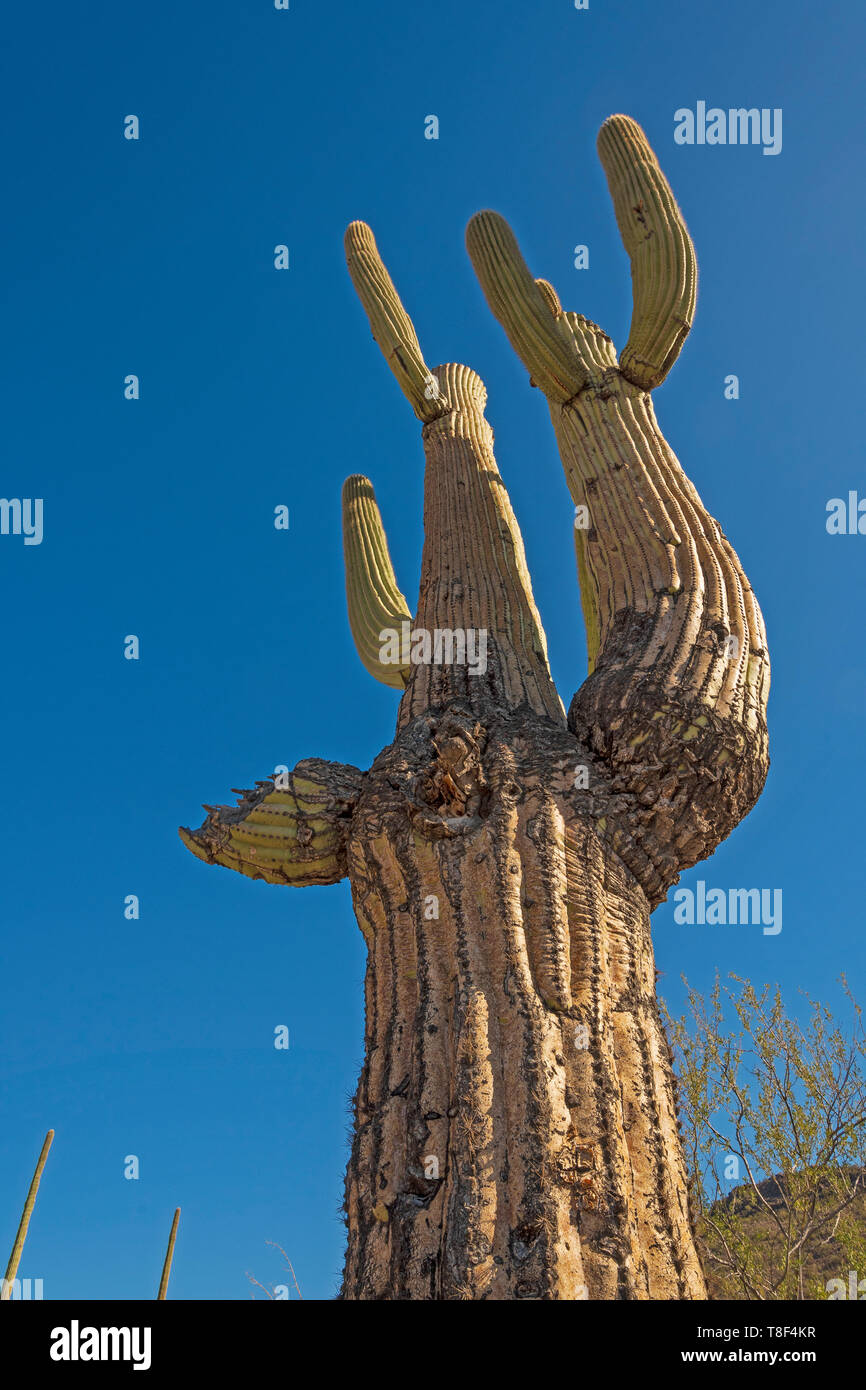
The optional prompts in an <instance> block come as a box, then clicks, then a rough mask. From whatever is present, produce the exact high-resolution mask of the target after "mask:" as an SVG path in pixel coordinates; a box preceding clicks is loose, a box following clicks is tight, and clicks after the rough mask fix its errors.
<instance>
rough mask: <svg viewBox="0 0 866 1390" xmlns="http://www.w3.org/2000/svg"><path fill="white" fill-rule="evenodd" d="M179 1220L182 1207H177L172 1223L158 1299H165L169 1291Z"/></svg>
mask: <svg viewBox="0 0 866 1390" xmlns="http://www.w3.org/2000/svg"><path fill="white" fill-rule="evenodd" d="M178 1221H180V1207H177V1208H176V1209H175V1213H174V1220H173V1221H172V1223H171V1231H170V1232H169V1236H168V1248H167V1250H166V1252H165V1261H164V1263H163V1266H162V1278H161V1279H160V1281H159V1293H158V1294H157V1295H156V1297H157V1301H160V1300H162V1299H164V1298H165V1296H166V1294H167V1293H168V1277H169V1275H170V1274H171V1262H172V1258H173V1256H174V1242H175V1239H176V1237H177V1223H178Z"/></svg>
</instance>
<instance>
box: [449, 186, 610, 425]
mask: <svg viewBox="0 0 866 1390" xmlns="http://www.w3.org/2000/svg"><path fill="white" fill-rule="evenodd" d="M466 246H467V249H468V251H469V256H470V259H471V261H472V264H473V266H474V268H475V273H476V275H477V276H478V279H479V281H480V282H481V288H482V289H483V291H484V294H485V297H486V299H487V302H488V304H489V305H490V308H491V310H492V311H493V313H494V314H495V316H496V318H498V320H499V322H500V323H501V324H502V327H503V328H504V329H505V332H506V333H507V334H508V338H509V341H510V342H511V346H512V347H513V348H514V351H515V352H516V353H517V355H518V357H519V358H520V360H521V361H522V362H523V363H524V365H525V366H526V368H527V370H528V371H529V374H530V376H531V378H532V384H533V385H534V386H538V387H539V388H540V389H541V390H542V391H543V392H544V394H545V395H546V396H547V397H548V398H549V399H550V400H556V401H560V402H563V403H564V402H565V401H567V400H570V399H571V397H572V396H575V395H577V393H578V391H581V390H582V389H583V387H584V386H585V385H586V382H587V379H588V375H589V372H588V368H587V364H586V363H585V362H584V361H583V360H582V358H581V356H580V353H579V351H578V348H577V344H576V343H575V340H574V335H573V333H572V332H571V329H570V326H569V325H568V323H566V321H565V316H564V315H563V314H562V309H561V306H560V304H559V299H558V297H557V295H556V291H555V290H554V289H553V287H552V286H551V285H550V284H548V282H547V281H546V280H541V281H539V280H535V279H533V276H532V272H531V271H530V270H529V268H528V266H527V265H526V262H525V261H524V259H523V257H522V255H521V254H520V247H519V246H518V244H517V240H516V238H515V236H514V233H513V232H512V230H511V228H510V227H509V225H508V223H507V222H506V221H505V218H504V217H500V215H499V213H496V212H489V211H488V212H478V213H476V214H475V216H474V217H473V218H472V220H471V221H470V223H469V226H468V228H467V230H466Z"/></svg>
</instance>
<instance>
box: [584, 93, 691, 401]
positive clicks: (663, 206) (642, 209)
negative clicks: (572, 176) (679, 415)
mask: <svg viewBox="0 0 866 1390" xmlns="http://www.w3.org/2000/svg"><path fill="white" fill-rule="evenodd" d="M598 154H599V158H600V159H601V162H602V165H603V167H604V172H605V174H606V176H607V184H608V188H609V190H610V196H611V198H612V200H613V208H614V212H615V214H616V221H617V226H618V227H619V232H620V236H621V237H622V242H623V245H624V247H625V249H626V251H627V252H628V257H629V260H630V261H631V279H632V300H633V309H632V320H631V328H630V329H629V335H628V341H627V343H626V345H625V347H624V348H623V350H622V352H621V353H620V357H619V369H620V371H621V372H622V374H623V376H624V377H626V378H627V380H629V381H631V382H632V383H633V384H634V385H635V386H639V387H641V389H642V390H644V391H652V390H653V388H654V387H656V386H658V385H659V384H660V383H661V382H662V381H664V379H665V377H666V376H667V374H668V372H669V371H670V369H671V367H672V366H673V364H674V362H675V361H676V359H677V357H678V356H679V351H680V348H681V347H682V345H683V343H684V342H685V340H686V337H687V335H688V332H689V329H690V328H691V326H692V319H693V317H694V312H695V299H696V297H697V286H698V266H697V259H696V257H695V248H694V246H693V245H692V240H691V237H690V236H689V234H688V231H687V229H686V224H685V222H684V220H683V216H682V213H681V212H680V210H679V208H678V206H677V203H676V199H675V198H674V195H673V193H672V192H671V188H670V184H669V183H668V181H667V179H666V178H665V176H664V174H663V173H662V171H661V169H660V167H659V163H658V160H657V159H656V157H655V154H654V153H653V151H652V148H651V146H650V144H649V141H648V140H647V138H646V136H645V135H644V132H643V131H642V130H641V128H640V126H639V125H638V123H637V121H633V120H632V119H631V117H630V116H619V115H617V116H609V117H608V119H607V120H606V121H605V122H604V125H603V126H602V127H601V130H600V131H599V134H598Z"/></svg>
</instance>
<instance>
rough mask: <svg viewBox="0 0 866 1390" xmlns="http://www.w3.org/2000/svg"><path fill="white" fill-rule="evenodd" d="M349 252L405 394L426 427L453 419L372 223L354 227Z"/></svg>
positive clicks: (375, 334)
mask: <svg viewBox="0 0 866 1390" xmlns="http://www.w3.org/2000/svg"><path fill="white" fill-rule="evenodd" d="M345 247H346V263H347V265H348V267H349V274H350V276H351V277H352V284H353V285H354V286H355V289H356V291H357V293H358V298H359V299H360V301H361V303H362V304H363V306H364V309H365V310H366V313H367V317H368V319H369V320H370V327H371V329H372V330H373V337H374V338H375V339H376V342H377V343H378V344H379V347H380V348H381V349H382V353H383V356H384V358H385V361H386V362H387V363H388V366H389V367H390V368H391V371H392V372H393V373H394V376H395V377H396V379H397V382H398V384H399V386H400V389H401V391H402V392H403V395H404V396H405V397H406V399H407V400H408V402H409V404H410V405H411V407H412V409H413V410H414V412H415V414H416V415H417V416H418V419H419V420H423V422H424V423H425V424H429V422H430V421H431V420H436V419H438V418H439V416H440V415H447V414H448V413H449V411H450V410H451V404H450V402H449V401H448V399H447V397H446V396H445V395H443V393H442V391H441V389H440V386H439V383H438V381H437V379H436V377H435V376H434V375H433V373H432V372H431V371H430V369H429V367H428V366H427V364H426V363H425V361H424V357H423V354H422V352H421V345H420V343H419V342H418V335H417V334H416V332H415V329H414V327H413V324H412V320H411V319H410V317H409V315H408V314H407V313H406V310H405V309H404V308H403V305H402V304H401V302H400V296H399V295H398V294H397V291H396V289H395V288H394V282H393V281H392V279H391V277H390V275H389V274H388V271H387V270H386V269H385V266H384V264H383V261H382V258H381V256H380V255H379V251H378V248H377V246H376V238H375V237H374V236H373V233H372V231H371V229H370V228H369V227H368V226H367V224H366V222H350V223H349V226H348V227H347V228H346V235H345Z"/></svg>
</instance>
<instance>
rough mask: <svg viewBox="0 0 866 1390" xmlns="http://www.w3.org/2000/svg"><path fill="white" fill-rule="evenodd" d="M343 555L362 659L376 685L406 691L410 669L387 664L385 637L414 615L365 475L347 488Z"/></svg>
mask: <svg viewBox="0 0 866 1390" xmlns="http://www.w3.org/2000/svg"><path fill="white" fill-rule="evenodd" d="M343 553H344V556H345V561H346V601H347V604H348V608H349V626H350V628H351V629H352V636H353V637H354V639H355V646H356V647H357V649H358V655H359V657H360V658H361V661H362V662H363V663H364V666H365V667H366V668H367V670H368V671H369V672H370V674H371V675H372V676H375V677H376V680H378V681H382V683H383V684H384V685H391V686H394V687H395V688H396V689H397V690H403V689H404V688H405V686H406V682H407V680H408V677H409V671H410V667H409V666H408V665H406V666H403V665H396V664H394V663H389V662H386V661H383V660H382V658H381V656H380V652H381V650H382V638H381V635H380V634H381V633H382V632H383V631H384V630H386V629H391V630H393V631H396V632H398V633H399V632H401V631H402V628H401V624H402V623H404V622H411V620H412V615H411V613H410V612H409V605H408V604H407V602H406V600H405V598H404V597H403V595H402V594H401V592H400V590H399V589H398V587H397V580H396V578H395V575H394V568H393V566H392V564H391V557H390V555H389V553H388V540H387V537H386V535H385V529H384V527H383V525H382V518H381V515H380V513H379V508H378V506H377V505H376V494H375V492H374V491H373V484H372V483H371V482H370V480H369V478H365V477H363V476H362V475H361V474H360V473H355V474H353V475H352V477H351V478H347V479H346V481H345V483H344V484H343Z"/></svg>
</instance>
